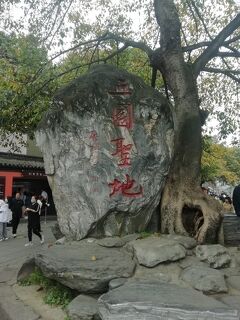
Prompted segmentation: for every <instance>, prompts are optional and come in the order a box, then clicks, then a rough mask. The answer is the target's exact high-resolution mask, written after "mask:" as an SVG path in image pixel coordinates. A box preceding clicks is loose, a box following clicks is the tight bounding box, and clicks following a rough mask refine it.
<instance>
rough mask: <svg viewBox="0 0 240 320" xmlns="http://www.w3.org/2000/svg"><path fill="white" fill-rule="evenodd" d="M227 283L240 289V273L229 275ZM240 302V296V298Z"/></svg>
mask: <svg viewBox="0 0 240 320" xmlns="http://www.w3.org/2000/svg"><path fill="white" fill-rule="evenodd" d="M227 283H228V285H229V286H230V287H232V288H234V289H236V290H239V291H240V273H239V275H238V276H230V277H228V278H227ZM239 304H240V298H239Z"/></svg>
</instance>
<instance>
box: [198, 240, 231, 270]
mask: <svg viewBox="0 0 240 320" xmlns="http://www.w3.org/2000/svg"><path fill="white" fill-rule="evenodd" d="M195 252H196V256H197V257H198V258H199V259H200V260H201V261H205V262H207V263H208V264H209V266H210V267H211V268H214V269H219V268H224V267H228V266H229V265H230V263H231V257H230V255H229V253H228V251H227V249H226V248H225V247H224V246H222V245H220V244H213V245H200V246H197V247H196V251H195Z"/></svg>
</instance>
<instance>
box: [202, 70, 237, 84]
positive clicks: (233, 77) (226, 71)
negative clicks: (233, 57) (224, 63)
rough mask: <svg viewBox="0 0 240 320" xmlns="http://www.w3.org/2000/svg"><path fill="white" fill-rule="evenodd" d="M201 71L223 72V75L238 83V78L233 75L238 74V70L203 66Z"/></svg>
mask: <svg viewBox="0 0 240 320" xmlns="http://www.w3.org/2000/svg"><path fill="white" fill-rule="evenodd" d="M202 71H205V72H211V73H221V74H224V75H225V76H228V77H229V78H231V79H232V80H234V81H236V82H238V83H240V78H238V77H236V76H235V75H240V70H228V69H218V68H210V67H204V68H203V69H202Z"/></svg>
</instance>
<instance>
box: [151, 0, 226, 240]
mask: <svg viewBox="0 0 240 320" xmlns="http://www.w3.org/2000/svg"><path fill="white" fill-rule="evenodd" d="M154 5H155V12H156V18H157V21H158V24H159V26H160V29H161V41H160V49H158V50H156V51H155V52H154V54H153V56H152V65H153V66H154V67H157V68H158V69H159V70H160V72H161V73H162V74H163V75H164V78H165V81H166V85H167V86H168V88H169V91H170V92H171V93H172V95H173V99H174V105H173V107H172V113H173V120H174V131H175V140H174V141H175V146H174V150H175V151H174V156H173V161H172V166H171V169H170V173H169V176H168V180H167V183H166V186H165V188H164V191H163V195H162V200H161V231H162V232H163V233H178V234H183V235H184V234H189V233H190V234H191V235H194V236H195V237H196V239H197V240H198V242H199V243H204V242H216V241H217V237H218V231H219V229H220V225H221V221H222V218H223V216H222V213H221V208H220V205H219V204H218V203H217V201H216V200H214V199H211V198H209V197H208V196H207V195H205V194H203V192H202V190H201V188H200V161H201V152H202V146H201V117H200V108H199V98H198V91H197V84H196V75H195V73H194V69H193V67H192V65H189V64H187V63H186V62H185V61H184V57H183V51H182V48H181V40H180V21H179V18H178V14H177V11H176V8H175V5H174V3H173V1H172V0H168V1H165V0H155V1H154ZM191 223H192V226H189V227H188V224H191ZM190 230H191V231H190Z"/></svg>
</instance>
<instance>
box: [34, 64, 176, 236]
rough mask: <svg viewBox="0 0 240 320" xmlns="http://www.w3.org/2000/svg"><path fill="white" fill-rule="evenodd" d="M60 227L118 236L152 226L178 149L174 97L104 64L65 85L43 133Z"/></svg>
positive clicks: (70, 233)
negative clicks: (171, 103) (171, 104)
mask: <svg viewBox="0 0 240 320" xmlns="http://www.w3.org/2000/svg"><path fill="white" fill-rule="evenodd" d="M36 140H37V143H38V145H39V146H40V148H41V150H42V153H43V157H44V166H45V172H46V174H47V177H48V181H49V184H50V186H51V189H52V193H53V197H54V203H55V206H56V208H57V213H58V222H59V226H60V229H61V232H62V233H63V234H64V235H66V236H67V237H68V238H72V239H77V240H79V239H82V238H84V237H86V236H88V235H90V236H114V235H124V234H131V233H134V232H135V231H137V232H139V231H142V230H144V229H145V228H146V226H147V225H148V223H149V221H150V220H151V217H152V216H153V215H154V213H155V212H156V210H157V206H158V205H159V202H160V198H161V192H162V189H163V185H164V181H165V178H166V175H167V173H168V169H169V165H170V161H171V154H172V149H173V123H172V119H171V112H170V107H169V104H168V102H167V100H166V99H165V98H164V97H163V96H162V95H161V94H160V93H159V92H158V91H156V90H154V89H153V88H151V87H149V86H147V85H146V84H145V83H144V82H143V81H142V80H141V79H140V78H138V77H136V76H134V75H131V74H129V73H127V72H126V71H123V70H119V69H117V68H115V67H113V66H109V65H101V66H98V67H95V68H93V69H92V70H91V71H90V72H89V73H88V74H86V75H84V76H82V77H80V78H78V79H77V80H75V81H74V82H73V83H71V84H70V85H69V86H67V87H66V88H64V89H62V90H61V91H60V92H59V93H58V94H57V95H56V96H55V99H54V101H53V103H52V107H51V108H50V109H49V111H48V112H47V113H46V114H45V116H44V117H43V120H42V121H41V123H40V124H39V127H38V129H37V132H36Z"/></svg>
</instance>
